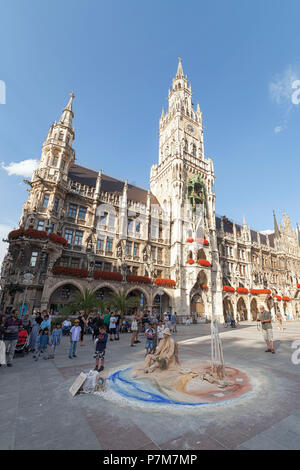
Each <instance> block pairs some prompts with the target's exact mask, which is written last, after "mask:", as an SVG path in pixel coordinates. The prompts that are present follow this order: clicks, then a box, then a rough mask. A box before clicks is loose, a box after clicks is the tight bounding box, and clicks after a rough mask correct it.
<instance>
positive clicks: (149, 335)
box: [145, 323, 155, 354]
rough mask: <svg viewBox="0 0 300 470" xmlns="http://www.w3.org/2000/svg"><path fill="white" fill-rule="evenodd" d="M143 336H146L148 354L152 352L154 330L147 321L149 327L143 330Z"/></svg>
mask: <svg viewBox="0 0 300 470" xmlns="http://www.w3.org/2000/svg"><path fill="white" fill-rule="evenodd" d="M145 336H146V345H145V349H146V353H147V354H150V353H153V352H154V336H155V330H154V328H153V327H152V325H151V323H149V327H148V328H147V330H146V331H145Z"/></svg>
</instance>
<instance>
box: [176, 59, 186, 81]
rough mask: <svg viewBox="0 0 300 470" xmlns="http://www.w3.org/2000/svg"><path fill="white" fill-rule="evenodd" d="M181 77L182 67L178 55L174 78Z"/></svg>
mask: <svg viewBox="0 0 300 470" xmlns="http://www.w3.org/2000/svg"><path fill="white" fill-rule="evenodd" d="M182 77H184V75H183V69H182V64H181V57H178V68H177V73H176V78H182Z"/></svg>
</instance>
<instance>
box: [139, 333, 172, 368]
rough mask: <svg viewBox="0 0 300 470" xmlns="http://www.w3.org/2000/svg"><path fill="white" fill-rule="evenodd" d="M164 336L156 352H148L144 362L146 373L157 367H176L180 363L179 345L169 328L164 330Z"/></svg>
mask: <svg viewBox="0 0 300 470" xmlns="http://www.w3.org/2000/svg"><path fill="white" fill-rule="evenodd" d="M163 334H164V336H163V338H162V339H161V340H160V342H159V345H158V347H157V349H156V352H155V353H154V354H148V355H147V357H146V359H145V362H144V372H145V373H146V374H148V373H151V372H154V371H155V370H156V369H161V370H166V369H171V368H172V369H174V368H176V367H178V365H179V359H178V346H177V343H176V342H175V341H174V340H173V338H171V332H170V330H169V328H165V329H164V331H163Z"/></svg>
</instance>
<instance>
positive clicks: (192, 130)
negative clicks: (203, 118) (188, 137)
mask: <svg viewBox="0 0 300 470" xmlns="http://www.w3.org/2000/svg"><path fill="white" fill-rule="evenodd" d="M186 128H187V130H188V131H190V132H194V128H193V126H191V125H190V124H188V125H187V126H186Z"/></svg>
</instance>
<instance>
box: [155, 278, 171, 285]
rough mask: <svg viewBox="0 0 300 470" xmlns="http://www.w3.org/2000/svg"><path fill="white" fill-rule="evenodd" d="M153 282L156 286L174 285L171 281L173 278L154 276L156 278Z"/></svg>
mask: <svg viewBox="0 0 300 470" xmlns="http://www.w3.org/2000/svg"><path fill="white" fill-rule="evenodd" d="M154 284H155V285H156V286H166V287H175V286H176V282H175V281H173V279H160V278H156V279H154Z"/></svg>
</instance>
